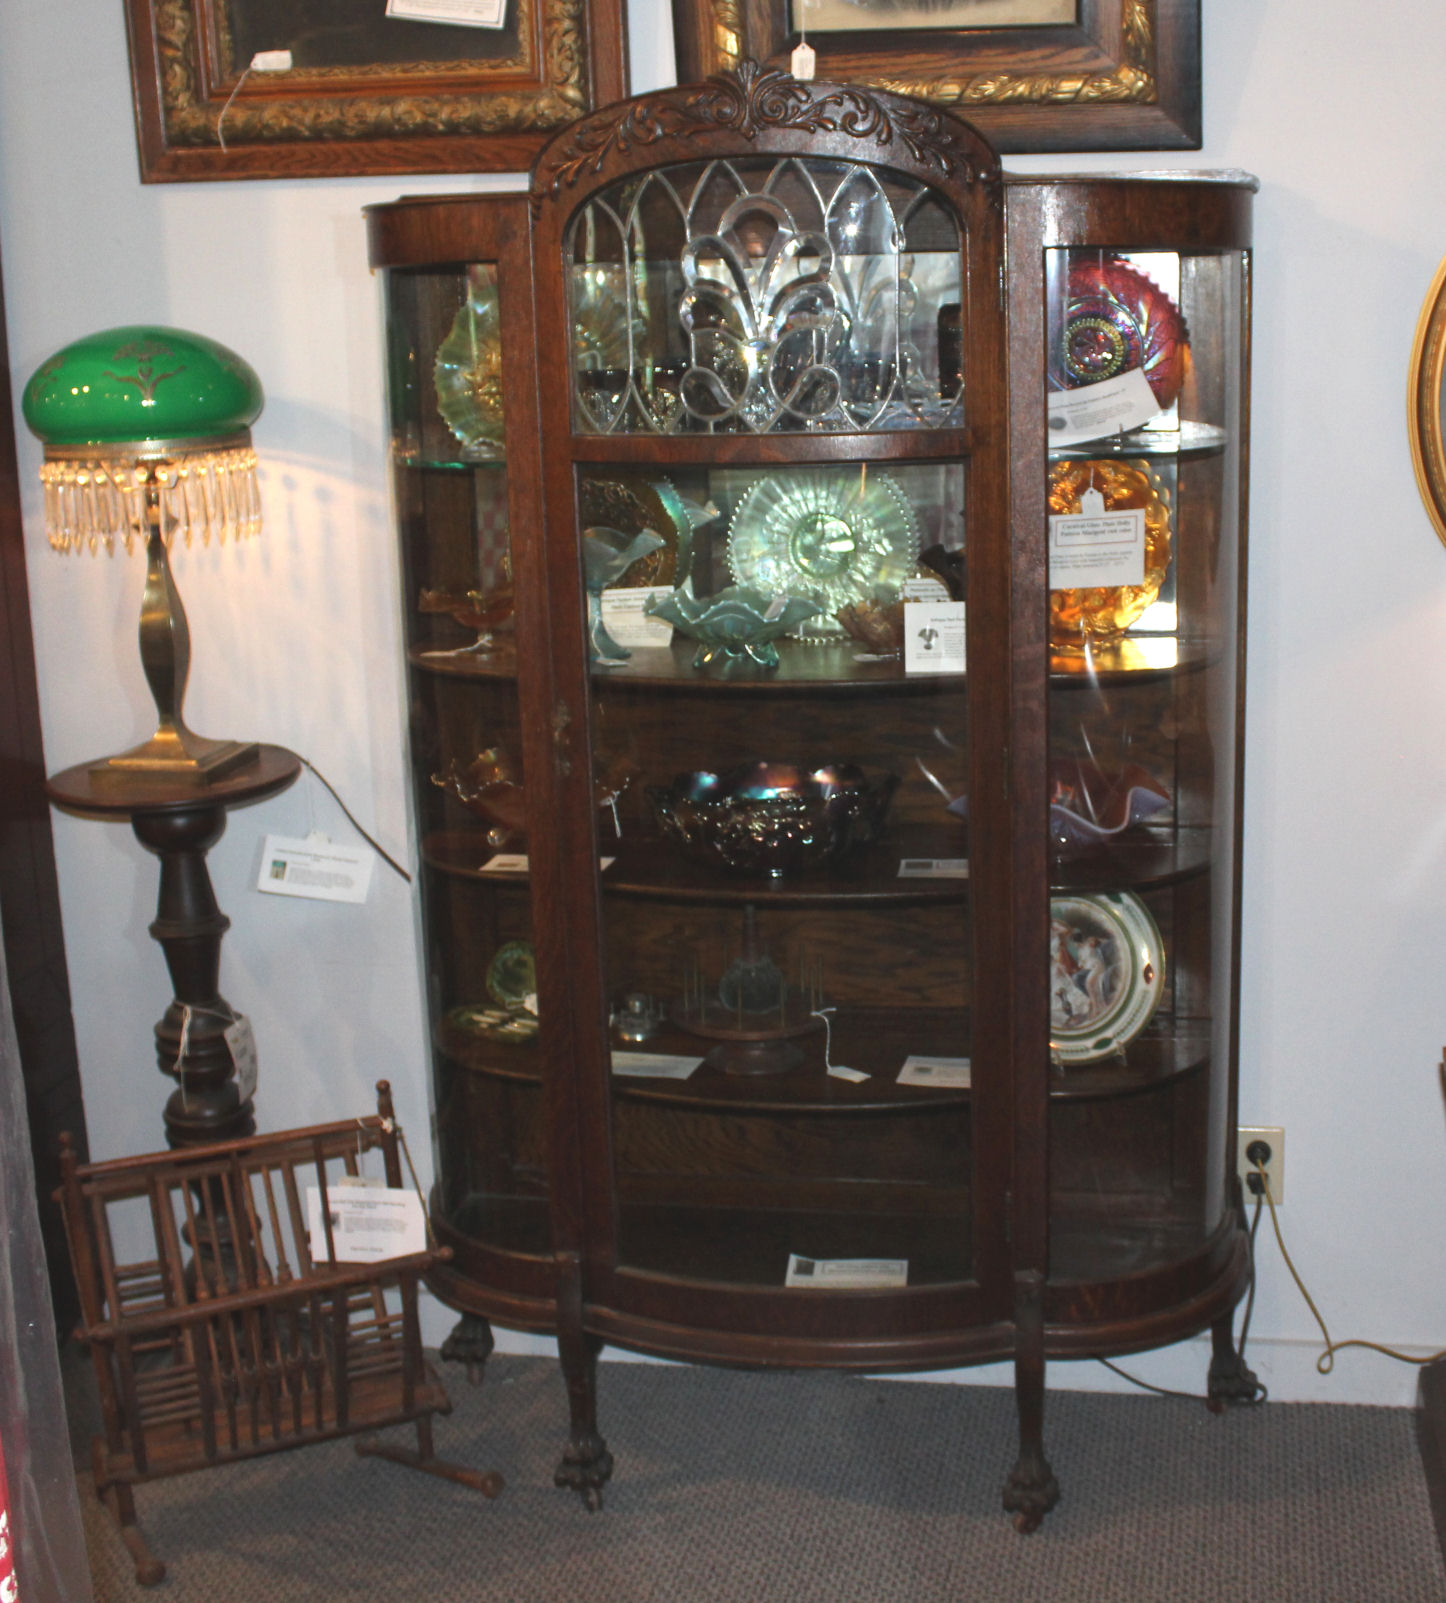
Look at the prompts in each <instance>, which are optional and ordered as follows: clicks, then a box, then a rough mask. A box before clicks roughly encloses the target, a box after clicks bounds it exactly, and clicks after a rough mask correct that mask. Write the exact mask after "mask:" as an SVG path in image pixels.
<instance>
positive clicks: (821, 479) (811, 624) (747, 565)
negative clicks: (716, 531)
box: [728, 466, 919, 639]
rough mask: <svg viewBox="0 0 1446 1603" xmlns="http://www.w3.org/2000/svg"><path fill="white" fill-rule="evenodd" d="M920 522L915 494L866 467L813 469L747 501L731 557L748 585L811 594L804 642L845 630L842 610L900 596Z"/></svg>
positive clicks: (732, 531)
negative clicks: (813, 606)
mask: <svg viewBox="0 0 1446 1603" xmlns="http://www.w3.org/2000/svg"><path fill="white" fill-rule="evenodd" d="M918 557H919V525H918V521H917V520H916V518H915V517H914V509H913V507H912V506H910V504H909V500H908V497H907V496H906V495H905V494H904V492H903V491H902V490H901V489H900V488H899V487H898V485H897V484H895V482H894V481H893V480H892V479H891V478H888V477H887V476H886V475H884V474H882V473H870V472H869V470H868V469H867V468H866V467H862V466H861V467H858V468H810V469H805V470H802V471H800V472H797V473H789V474H787V475H780V476H779V477H778V478H769V479H760V480H759V481H758V482H757V483H756V484H754V485H753V486H752V488H751V489H749V491H748V492H747V494H746V495H745V496H744V497H743V499H742V500H741V501H740V502H739V503H738V510H737V511H736V512H735V513H734V514H733V522H732V523H731V525H730V526H729V531H728V562H729V566H730V567H731V568H732V570H733V576H734V578H736V579H737V580H738V582H739V584H744V585H750V586H752V587H753V588H754V589H756V590H762V591H763V592H764V593H765V594H766V595H789V596H804V597H807V599H808V600H810V601H816V602H817V603H818V605H819V609H820V611H819V615H818V616H816V617H814V618H812V619H810V620H808V621H807V622H806V623H804V624H802V625H800V627H799V629H798V633H799V635H800V636H801V637H802V638H804V639H808V638H814V639H828V638H837V637H838V636H839V635H841V634H842V632H843V630H842V625H841V624H839V622H838V621H837V619H836V618H835V617H834V614H835V613H836V612H837V611H838V610H839V608H840V607H846V606H849V605H851V604H852V603H854V602H859V601H875V600H883V601H888V600H893V599H897V597H898V593H899V586H900V585H901V584H902V583H903V581H904V580H905V579H910V578H913V577H914V574H915V572H916V571H917V564H918Z"/></svg>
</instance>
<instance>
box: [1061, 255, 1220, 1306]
mask: <svg viewBox="0 0 1446 1603" xmlns="http://www.w3.org/2000/svg"><path fill="white" fill-rule="evenodd" d="M1046 285H1047V296H1048V301H1047V306H1048V316H1047V334H1048V340H1049V351H1048V364H1049V369H1048V371H1049V395H1048V398H1047V399H1048V417H1047V423H1046V427H1047V430H1048V436H1049V458H1048V469H1047V471H1048V476H1049V478H1048V486H1047V493H1048V503H1049V508H1048V517H1049V563H1050V576H1049V584H1050V593H1049V641H1050V652H1051V656H1050V673H1049V781H1050V814H1049V823H1050V847H1051V867H1050V895H1051V901H1050V958H1049V960H1050V1010H1051V1013H1050V1040H1051V1056H1052V1059H1053V1067H1052V1073H1051V1078H1050V1096H1051V1114H1050V1232H1051V1234H1050V1251H1051V1260H1050V1267H1051V1277H1052V1278H1053V1279H1055V1280H1060V1281H1071V1280H1073V1281H1092V1280H1104V1279H1112V1278H1116V1277H1119V1276H1122V1275H1128V1274H1132V1273H1147V1272H1149V1271H1151V1270H1156V1269H1162V1268H1164V1267H1165V1266H1167V1265H1169V1264H1171V1263H1173V1262H1176V1261H1178V1260H1181V1259H1184V1258H1188V1257H1190V1256H1192V1255H1194V1254H1196V1253H1198V1252H1201V1251H1203V1250H1204V1249H1205V1247H1206V1244H1207V1243H1208V1242H1209V1240H1210V1239H1211V1237H1212V1236H1213V1235H1214V1234H1215V1233H1216V1232H1217V1231H1218V1230H1219V1228H1220V1227H1221V1225H1222V1222H1223V1220H1224V1218H1225V1212H1226V1206H1227V1197H1226V1193H1225V1189H1224V1184H1223V1182H1224V1177H1225V1174H1226V1172H1227V1165H1226V1162H1225V1155H1224V1152H1223V1140H1224V1132H1225V1128H1226V1121H1227V1118H1228V1109H1227V1099H1228V1087H1229V1076H1230V1064H1231V1059H1232V1054H1233V1041H1232V1031H1233V1019H1234V1002H1233V987H1234V973H1233V965H1232V959H1231V953H1232V950H1233V931H1234V924H1235V919H1236V908H1235V900H1234V898H1235V891H1234V886H1235V877H1236V853H1237V842H1236V839H1235V829H1236V819H1237V805H1238V795H1237V786H1238V753H1237V751H1236V749H1235V746H1236V738H1237V717H1238V699H1239V694H1240V688H1241V686H1240V640H1239V636H1238V628H1239V623H1240V619H1239V615H1238V587H1239V562H1240V550H1239V541H1240V527H1239V510H1240V479H1239V474H1240V451H1241V431H1242V418H1241V415H1240V410H1239V408H1240V394H1241V383H1242V374H1241V371H1240V362H1241V352H1242V349H1243V341H1242V320H1243V296H1244V257H1243V254H1242V253H1240V252H1226V253H1218V254H1217V253H1212V254H1198V255H1187V254H1183V253H1173V252H1163V251H1156V252H1149V253H1144V252H1134V251H1124V250H1109V249H1089V250H1083V249H1055V250H1051V251H1048V252H1047V253H1046Z"/></svg>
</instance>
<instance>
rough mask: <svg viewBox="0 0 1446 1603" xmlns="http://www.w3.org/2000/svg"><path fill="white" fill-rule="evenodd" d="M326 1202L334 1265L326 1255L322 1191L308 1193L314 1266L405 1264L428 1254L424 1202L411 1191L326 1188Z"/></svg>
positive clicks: (308, 1190)
mask: <svg viewBox="0 0 1446 1603" xmlns="http://www.w3.org/2000/svg"><path fill="white" fill-rule="evenodd" d="M327 1201H328V1203H329V1204H330V1208H329V1212H330V1214H331V1239H332V1243H333V1245H334V1246H335V1247H336V1257H335V1259H333V1258H331V1257H330V1256H329V1255H328V1253H327V1250H326V1229H325V1226H324V1224H323V1221H322V1217H321V1187H320V1186H308V1187H307V1188H306V1214H307V1224H308V1227H309V1229H310V1232H311V1256H312V1258H313V1260H314V1261H315V1262H317V1263H333V1262H335V1263H377V1262H379V1261H380V1260H381V1259H383V1258H407V1257H410V1256H411V1255H412V1254H413V1253H417V1252H425V1251H426V1250H427V1221H426V1217H425V1215H424V1214H423V1213H422V1199H421V1198H420V1197H419V1196H418V1195H417V1193H416V1192H415V1191H403V1190H401V1189H396V1190H393V1189H392V1188H390V1187H381V1188H378V1187H374V1186H340V1185H336V1186H333V1185H328V1187H327Z"/></svg>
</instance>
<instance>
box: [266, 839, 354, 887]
mask: <svg viewBox="0 0 1446 1603" xmlns="http://www.w3.org/2000/svg"><path fill="white" fill-rule="evenodd" d="M375 862H376V854H375V853H374V852H372V851H371V850H370V849H369V848H367V847H364V846H337V845H334V844H333V843H332V842H331V841H329V840H328V839H327V838H326V836H325V835H316V834H313V835H308V836H307V837H306V839H305V840H290V839H288V838H287V837H285V836H283V835H268V836H267V837H266V839H265V841H264V842H263V844H262V848H261V873H260V875H259V877H258V878H257V881H256V889H257V890H258V891H266V892H267V893H268V894H270V895H272V896H305V897H308V898H309V899H311V900H312V901H317V902H364V901H366V899H367V891H368V890H369V889H370V888H371V882H372V865H373V864H374V863H375Z"/></svg>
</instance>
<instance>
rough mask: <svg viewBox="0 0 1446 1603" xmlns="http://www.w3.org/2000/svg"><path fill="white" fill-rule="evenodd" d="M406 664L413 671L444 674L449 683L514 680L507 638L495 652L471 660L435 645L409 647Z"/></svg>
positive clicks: (514, 654)
mask: <svg viewBox="0 0 1446 1603" xmlns="http://www.w3.org/2000/svg"><path fill="white" fill-rule="evenodd" d="M464 644H465V642H464ZM407 661H408V662H409V663H410V664H411V666H412V667H413V668H421V669H422V670H423V671H424V672H426V673H436V674H443V675H445V676H447V677H448V678H451V679H490V680H493V681H496V682H507V681H515V680H516V678H517V648H516V645H515V643H514V641H513V640H512V638H511V637H510V636H509V637H508V638H507V639H505V640H503V641H502V642H501V643H500V644H499V645H498V647H497V649H496V651H495V652H489V653H488V654H487V655H486V656H473V655H472V654H470V653H468V652H466V651H457V650H454V649H453V648H452V647H450V646H444V645H440V644H438V645H429V646H411V647H409V648H408V651H407Z"/></svg>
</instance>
